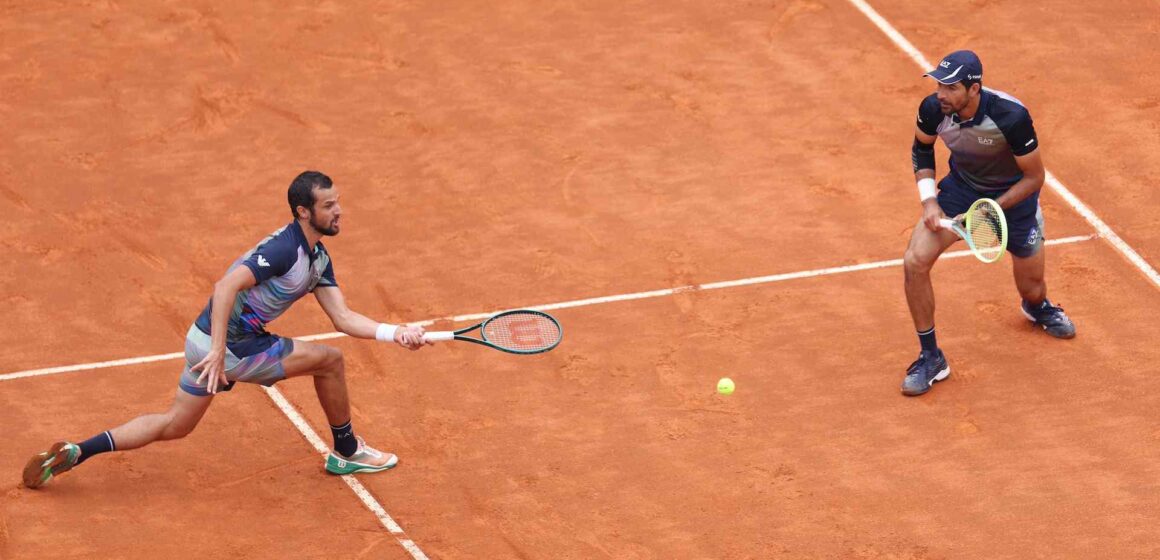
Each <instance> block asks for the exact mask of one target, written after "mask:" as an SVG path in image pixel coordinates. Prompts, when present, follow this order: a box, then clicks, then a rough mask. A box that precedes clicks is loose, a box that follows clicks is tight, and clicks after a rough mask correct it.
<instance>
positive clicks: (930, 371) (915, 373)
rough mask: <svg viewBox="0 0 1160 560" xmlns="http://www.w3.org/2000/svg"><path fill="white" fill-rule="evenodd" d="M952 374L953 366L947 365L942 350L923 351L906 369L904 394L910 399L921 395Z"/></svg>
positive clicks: (903, 386) (903, 381)
mask: <svg viewBox="0 0 1160 560" xmlns="http://www.w3.org/2000/svg"><path fill="white" fill-rule="evenodd" d="M950 374H951V366H950V365H948V364H947V359H946V356H944V355H943V353H942V350H935V351H933V352H928V351H926V350H923V351H922V352H921V353H919V355H918V359H917V360H915V361H914V363H913V364H910V367H908V368H906V378H904V379H903V380H902V394H903V395H906V396H909V397H913V396H916V395H921V394H923V393H925V392H927V391H929V390H930V388H931V386H932V385H934V384H935V383H937V382H939V381H942V380H943V379H946V378H947V377H949V376H950Z"/></svg>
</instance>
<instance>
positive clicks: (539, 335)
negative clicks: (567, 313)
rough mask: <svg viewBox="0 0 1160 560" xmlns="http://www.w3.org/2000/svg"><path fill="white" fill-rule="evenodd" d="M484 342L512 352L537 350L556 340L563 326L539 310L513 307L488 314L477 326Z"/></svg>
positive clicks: (562, 331)
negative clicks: (492, 314) (495, 313)
mask: <svg viewBox="0 0 1160 560" xmlns="http://www.w3.org/2000/svg"><path fill="white" fill-rule="evenodd" d="M479 330H480V338H482V339H483V341H484V342H486V343H487V344H488V345H490V346H492V347H494V348H496V349H498V350H503V351H504V352H511V353H512V354H539V353H541V352H547V351H548V350H551V349H553V348H555V347H556V346H557V345H559V344H560V341H561V340H563V338H564V327H561V326H560V322H559V321H557V320H556V318H555V317H552V316H551V315H548V314H547V313H544V312H542V311H535V310H532V309H516V310H513V311H504V312H503V313H499V314H497V315H494V316H492V317H491V318H490V319H488V320H486V321H484V322H483V324H482V325H481V326H480V329H479Z"/></svg>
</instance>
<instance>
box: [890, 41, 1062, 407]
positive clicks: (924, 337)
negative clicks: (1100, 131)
mask: <svg viewBox="0 0 1160 560" xmlns="http://www.w3.org/2000/svg"><path fill="white" fill-rule="evenodd" d="M926 76H930V77H931V78H934V79H935V80H936V81H937V82H938V89H937V91H936V92H935V93H933V94H931V95H929V96H927V97H926V98H925V99H923V100H922V104H921V105H919V108H918V126H917V129H916V130H915V132H914V147H913V150H912V155H913V160H914V176H915V179H916V180H917V181H918V192H919V198H920V200H921V201H922V220H921V221H920V222H919V224H918V225H917V226H916V227H915V228H914V233H913V235H911V237H910V246H909V247H907V249H906V257H905V259H904V261H905V269H906V272H905V274H906V302H907V304H908V305H909V306H910V315H911V317H912V318H913V319H914V327H915V329H916V330H917V331H918V339H919V342H920V344H921V347H922V350H921V352H920V353H919V355H918V359H917V360H915V361H914V363H913V364H911V365H910V367H909V368H907V371H906V377H905V379H903V381H902V393H903V394H904V395H921V394H923V393H925V392H927V391H929V390H930V388H931V386H932V385H933V384H934V383H935V382H937V381H941V380H943V379H946V378H947V376H949V375H950V373H951V368H950V365H949V364H947V360H946V357H945V356H944V355H943V353H942V350H940V349H939V347H938V344H937V343H936V341H935V333H934V290H933V288H932V287H931V283H930V270H931V267H932V266H934V263H935V260H936V259H938V257H939V255H941V254H942V253H943V251H945V250H946V249H947V248H948V247H950V246H951V244H953V243H954V242H955V241H957V240H958V239H959V237H958V236H957V235H956V234H955V233H953V232H952V231H950V230H949V229H945V228H943V227H942V225H941V224H940V223H939V221H940V220H941V219H944V218H946V217H947V216H954V217H956V219H957V217H958V216H960V215H962V214H963V213H965V212H966V211H967V209H968V208H969V207H970V206H971V204H972V203H973V202H975V201H976V200H978V199H979V198H982V197H986V198H991V199H994V200H995V201H996V202H998V204H999V206H1001V207H1002V209H1003V212H1004V214H1005V215H1006V217H1007V224H1008V234H1009V235H1008V238H1007V251H1008V252H1009V253H1011V256H1012V257H1013V258H1012V261H1014V265H1013V266H1014V273H1015V287H1016V288H1018V290H1019V295H1020V297H1022V300H1023V301H1022V303H1021V310H1022V312H1023V314H1024V315H1025V316H1026V317H1027V319H1028V320H1030V321H1031V322H1032V323H1034V324H1035V325H1037V326H1039V327H1042V328H1043V330H1044V331H1046V332H1047V334H1049V335H1051V336H1054V337H1056V338H1072V337H1074V336H1075V325H1074V324H1072V322H1071V319H1069V318H1068V317H1067V315H1066V314H1064V312H1063V308H1061V307H1058V306H1056V305H1054V304H1052V303H1051V301H1049V300H1048V299H1047V284H1046V282H1044V278H1043V269H1044V250H1043V240H1044V233H1043V213H1042V212H1041V210H1040V208H1039V190H1040V189H1041V188H1042V187H1043V180H1044V176H1045V171H1044V168H1043V160H1042V159H1041V157H1040V151H1039V149H1038V148H1039V140H1038V138H1036V136H1035V128H1034V127H1033V126H1032V123H1031V115H1030V113H1028V112H1027V108H1025V107H1024V106H1023V104H1022V103H1021V102H1019V100H1017V99H1015V98H1014V97H1011V96H1010V95H1007V94H1006V93H1003V92H1001V91H995V90H990V89H986V88H984V87H983V85H982V80H983V64H982V62H980V61H979V57H978V56H976V55H975V53H973V52H971V51H955V52H953V53H951V54H949V55H947V57H946V58H944V59H943V60H942V61H941V62H939V65H938V68H935V69H934V70H931V71H930V72H927V73H926ZM936 137H938V138H942V140H943V143H944V144H946V146H947V148H948V149H949V150H950V153H951V157H950V172H948V173H947V175H946V176H945V177H943V179H942V181H940V182H939V183H938V188H937V191H936V188H935V180H934V177H935V163H934V142H935V138H936Z"/></svg>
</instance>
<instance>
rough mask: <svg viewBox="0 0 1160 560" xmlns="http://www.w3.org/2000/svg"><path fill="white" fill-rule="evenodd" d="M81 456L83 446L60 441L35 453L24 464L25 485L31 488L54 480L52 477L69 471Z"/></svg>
mask: <svg viewBox="0 0 1160 560" xmlns="http://www.w3.org/2000/svg"><path fill="white" fill-rule="evenodd" d="M80 458H81V448H80V446H78V445H76V444H75V443H69V442H67V441H58V442H56V443H54V444H52V447H49V448H48V451H43V452H41V453H37V454H36V455H33V456H32V458H31V459H29V460H28V463H27V464H25V465H24V485H25V486H27V487H29V488H40V487H41V486H44V484H45V483H47V482H48V481H50V480H52V477H54V476H57V475H59V474H61V473H64V472H68V471H69V470H70V469H72V468H73V467H75V466H76V465H77V459H80Z"/></svg>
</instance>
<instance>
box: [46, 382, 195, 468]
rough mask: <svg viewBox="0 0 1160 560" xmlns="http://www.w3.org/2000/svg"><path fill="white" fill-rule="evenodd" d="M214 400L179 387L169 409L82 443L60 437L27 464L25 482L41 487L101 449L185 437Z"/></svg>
mask: <svg viewBox="0 0 1160 560" xmlns="http://www.w3.org/2000/svg"><path fill="white" fill-rule="evenodd" d="M212 401H213V396H204V397H198V396H194V395H191V394H189V393H187V392H185V391H183V390H181V389H178V390H177V395H176V396H175V397H174V398H173V404H172V405H170V406H169V409H168V410H166V411H165V412H162V413H158V414H145V415H142V416H138V417H136V418H134V419H132V420H130V421H128V422H126V423H125V424H123V425H121V426H118V427H116V428H113V429H112V430H109V431H106V432H102V433H100V434H98V435H96V436H94V437H92V438H90V439H88V440H86V441H84V442H81V443H80V444H79V445H78V444H75V443H72V442H67V441H58V442H56V443H54V444H52V445H51V446H49V448H48V450H47V451H44V452H41V453H38V454H36V455H35V456H33V457H32V458H31V459H29V460H28V463H27V464H26V465H25V467H24V475H23V478H24V485H25V486H27V487H29V488H38V487H40V486H42V485H44V483H46V482H48V481H49V480H51V479H52V478H53V477H54V476H57V475H60V474H62V473H65V472H68V471H69V470H71V469H72V468H73V467H75V466H77V465H79V464H81V463H83V462H84V461H85V460H86V459H88V458H90V457H91V456H93V455H95V454H97V453H104V452H107V451H127V450H129V449H137V448H139V447H144V446H146V445H149V444H150V443H153V442H155V441H164V440H171V439H179V438H183V437H185V436H187V435H189V433H190V432H192V431H193V429H194V428H195V427H197V424H198V422H200V421H201V418H202V416H204V415H205V411H206V410H208V409H209V405H210V403H211V402H212Z"/></svg>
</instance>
